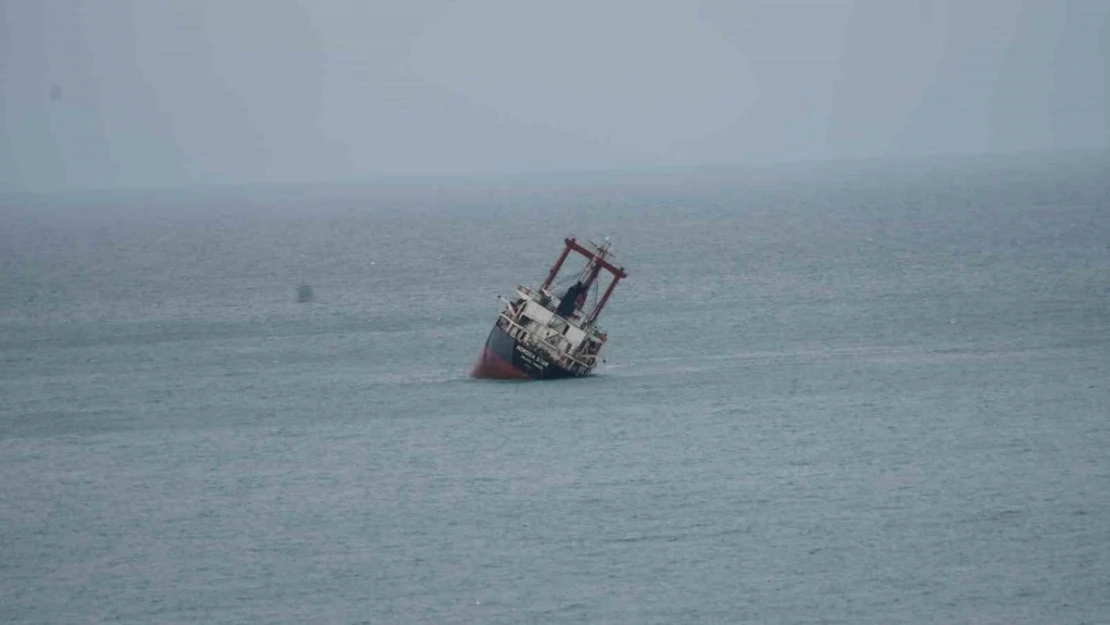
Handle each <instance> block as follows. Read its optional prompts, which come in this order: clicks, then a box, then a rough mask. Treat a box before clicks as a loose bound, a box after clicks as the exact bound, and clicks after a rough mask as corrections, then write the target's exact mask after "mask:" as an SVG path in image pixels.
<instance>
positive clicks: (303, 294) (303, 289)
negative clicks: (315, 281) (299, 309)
mask: <svg viewBox="0 0 1110 625" xmlns="http://www.w3.org/2000/svg"><path fill="white" fill-rule="evenodd" d="M314 298H315V296H314V295H313V293H312V287H311V286H309V285H307V284H302V285H301V286H299V287H297V303H299V304H304V303H307V302H311V301H312V300H313V299H314Z"/></svg>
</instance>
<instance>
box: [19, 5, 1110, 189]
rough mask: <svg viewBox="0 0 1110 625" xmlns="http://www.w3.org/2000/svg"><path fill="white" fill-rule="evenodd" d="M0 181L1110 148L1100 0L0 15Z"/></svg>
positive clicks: (202, 8)
mask: <svg viewBox="0 0 1110 625" xmlns="http://www.w3.org/2000/svg"><path fill="white" fill-rule="evenodd" d="M0 19H2V21H0V55H2V56H0V89H2V100H0V106H2V111H0V119H2V122H0V123H2V124H3V136H4V140H3V144H2V146H0V192H26V191H32V192H51V191H64V190H74V189H84V188H128V187H159V186H193V185H214V184H229V183H258V182H263V183H264V182H310V181H358V180H369V179H374V178H376V177H381V176H406V177H411V176H420V177H423V176H463V175H471V174H498V173H519V172H546V171H552V172H554V171H605V170H615V169H623V170H635V169H644V168H657V167H668V166H698V165H729V164H740V163H751V162H779V161H796V160H811V159H817V160H820V159H848V158H863V157H885V156H899V155H919V154H937V153H941V154H944V153H983V152H1013V151H1034V150H1050V149H1068V148H1105V147H1106V146H1107V136H1108V130H1110V128H1108V122H1107V109H1108V108H1110V106H1108V103H1110V96H1108V93H1107V92H1108V90H1110V86H1108V80H1110V79H1108V74H1110V63H1108V57H1110V3H1107V2H1105V1H1103V0H1074V1H1068V2H1052V1H1050V0H1026V1H1018V0H976V1H973V2H960V1H957V0H902V1H898V0H859V1H855V2H852V1H849V0H828V1H816V0H811V1H808V2H803V1H790V0H777V1H770V0H766V1H756V0H738V1H734V2H723V1H703V2H698V1H694V0H672V1H670V2H658V3H647V2H637V1H633V0H610V1H608V2H587V1H586V0H563V1H561V2H530V1H527V0H458V1H455V2H450V1H447V0H377V1H373V2H367V1H356V0H300V1H294V0H238V1H235V2H228V1H220V0H181V1H170V0H165V1H155V0H103V1H100V2H88V1H85V2H83V1H80V0H27V1H21V0H4V1H2V2H0Z"/></svg>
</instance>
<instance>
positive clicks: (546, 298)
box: [471, 237, 628, 379]
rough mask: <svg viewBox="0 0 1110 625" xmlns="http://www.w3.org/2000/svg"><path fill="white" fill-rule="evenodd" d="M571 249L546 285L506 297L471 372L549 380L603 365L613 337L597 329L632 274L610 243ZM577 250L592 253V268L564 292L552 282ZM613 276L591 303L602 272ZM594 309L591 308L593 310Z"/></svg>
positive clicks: (570, 244) (569, 243) (571, 242)
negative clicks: (589, 303) (607, 344)
mask: <svg viewBox="0 0 1110 625" xmlns="http://www.w3.org/2000/svg"><path fill="white" fill-rule="evenodd" d="M564 244H565V245H566V248H565V249H564V250H563V253H562V255H561V256H559V259H558V260H556V261H555V264H554V265H553V266H552V267H551V271H550V272H549V273H548V274H547V279H546V280H544V283H543V286H541V287H540V288H539V289H538V290H535V291H533V290H532V289H530V288H528V287H526V286H520V287H517V297H516V299H514V300H513V301H511V302H510V301H507V300H506V301H505V309H504V310H503V311H502V312H501V314H500V315H499V316H498V318H497V322H496V323H495V324H494V326H493V330H492V331H490V334H489V336H488V337H487V338H486V345H485V347H484V348H482V354H481V356H480V358H479V359H478V363H477V364H476V365H475V366H474V370H473V371H472V372H471V375H473V376H474V377H476V378H498V379H514V378H515V379H548V378H568V377H578V376H584V375H589V374H590V372H592V371H593V369H594V367H595V366H596V365H597V363H598V361H599V360H600V357H599V356H598V352H600V351H601V347H602V346H603V345H604V344H605V341H606V340H607V339H608V336H606V334H605V333H604V332H602V331H601V330H600V329H599V328H598V327H597V318H598V315H600V314H601V309H602V308H604V307H605V303H606V302H607V301H609V295H611V294H612V293H613V289H614V288H615V287H616V286H617V283H618V282H620V281H621V280H622V279H624V278H627V277H628V274H627V273H626V272H625V270H624V267H620V266H618V265H615V264H613V263H612V262H610V260H611V258H612V255H611V253H610V252H609V241H608V239H606V241H605V243H604V244H602V245H596V244H594V243H592V242H587V243H579V242H578V241H577V240H575V238H574V237H569V238H567V239H565V240H564ZM571 252H577V253H578V254H580V255H582V256H584V257H586V267H585V268H584V269H582V271H581V273H579V274H578V276H577V280H576V281H575V283H574V284H573V285H572V286H571V287H570V288H569V289H567V290H566V291H565V292H564V293H563V294H562V296H561V297H560V296H558V295H556V294H555V293H552V292H551V290H550V289H551V285H552V283H553V282H554V281H555V277H556V276H557V275H558V273H559V269H560V268H561V267H562V266H563V262H564V261H565V260H566V259H567V256H568V255H569V254H570V253H571ZM603 270H604V271H605V272H607V273H608V274H609V275H610V276H611V280H610V282H609V285H608V287H607V288H606V289H605V292H604V295H602V296H601V298H600V300H599V299H597V298H596V297H595V299H594V302H595V303H594V305H593V306H592V307H588V306H586V299H587V295H588V294H589V293H590V291H591V289H592V290H593V292H594V294H595V295H596V294H597V291H598V290H599V284H598V283H599V282H600V281H599V280H598V276H599V274H600V273H601V272H602V271H603ZM587 309H588V310H587Z"/></svg>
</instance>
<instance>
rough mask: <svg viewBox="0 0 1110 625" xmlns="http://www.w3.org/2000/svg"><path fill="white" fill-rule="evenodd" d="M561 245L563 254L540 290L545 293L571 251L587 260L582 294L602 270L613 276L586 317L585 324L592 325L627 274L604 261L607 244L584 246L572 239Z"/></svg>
mask: <svg viewBox="0 0 1110 625" xmlns="http://www.w3.org/2000/svg"><path fill="white" fill-rule="evenodd" d="M563 243H564V244H565V245H566V247H565V248H563V253H562V254H560V255H559V259H558V260H556V261H555V264H554V265H552V266H551V271H550V272H548V274H547V279H546V280H544V281H543V286H542V287H541V290H542V291H547V290H548V289H549V288H550V287H551V283H552V282H554V281H555V276H557V275H558V274H559V270H560V269H562V267H563V263H565V262H566V260H567V257H568V256H569V255H570V253H571V252H572V251H574V252H578V253H579V254H581V255H582V256H584V257H585V258H586V260H587V265H586V269H587V270H589V276H588V277H587V279H586V281H585V283H584V285H585V287H586V288H585V289H584V290H583V291H584V292H585V291H588V290H589V288H590V287H592V286H593V283H594V281H595V280H596V279H597V276H598V274H599V273H601V270H602V269H604V270H605V271H608V272H609V274H610V275H612V276H613V279H612V281H611V282H609V286H608V287H607V288H606V289H605V294H604V295H602V296H601V301H599V302H598V303H597V306H595V307H594V309H593V310H592V311H591V312H590V314H589V315H588V316H587V317H586V321H585V324H586V325H592V324H593V323H594V322H595V321H597V318H598V316H599V315H600V314H601V310H602V309H603V308H605V303H606V302H608V301H609V296H610V295H612V294H613V289H615V288H616V287H617V283H618V282H620V281H621V280H623V279H624V278H627V277H628V273H627V272H625V270H624V267H620V266H617V265H614V264H612V263H610V262H609V261H608V260H607V259H606V257H607V256H609V245H608V243H606V244H605V245H603V246H597V245H595V244H593V243H592V242H591V243H590V244H589V246H585V245H582V244H581V243H579V242H578V240H577V239H575V238H574V237H567V238H566V239H563Z"/></svg>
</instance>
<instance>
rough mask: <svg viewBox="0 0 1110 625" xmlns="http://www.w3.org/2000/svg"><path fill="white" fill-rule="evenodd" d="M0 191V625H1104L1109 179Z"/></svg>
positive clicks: (1046, 171)
mask: <svg viewBox="0 0 1110 625" xmlns="http://www.w3.org/2000/svg"><path fill="white" fill-rule="evenodd" d="M2 204H3V207H2V209H0V253H2V256H0V263H2V271H0V621H3V622H6V623H89V622H105V621H108V622H119V623H178V622H182V623H183V622H204V623H308V622H311V623H567V622H590V623H595V622H596V623H637V624H642V623H1037V624H1048V623H1076V624H1078V623H1108V622H1110V160H1108V158H1107V155H1106V154H1105V153H1103V154H1090V153H1088V154H1079V155H1055V156H1052V155H1049V156H1043V155H1042V156H1037V155H1032V156H1026V157H1021V158H1012V159H995V160H990V159H978V160H975V159H964V160H962V161H959V162H947V161H943V160H935V161H915V162H902V163H898V164H882V163H857V164H854V165H844V166H837V167H833V166H824V167H801V166H794V167H779V168H774V167H767V168H752V169H747V170H742V171H736V170H724V169H722V170H702V171H696V172H686V173H681V172H677V173H676V172H669V173H661V174H659V175H655V176H650V175H642V176H631V175H625V176H617V175H613V176H609V177H607V176H599V175H595V176H580V177H573V176H566V177H562V178H552V179H543V178H537V179H511V180H507V181H505V180H501V181H498V180H486V181H472V182H465V181H454V182H452V181H447V182H438V183H434V184H433V183H427V184H419V183H415V182H412V183H404V184H401V183H396V182H394V183H382V184H380V185H365V186H344V187H339V186H336V187H331V188H319V187H314V188H311V189H306V188H300V187H283V188H282V187H275V188H269V189H217V190H209V191H204V192H199V191H194V192H189V193H184V192H180V193H174V192H168V191H167V192H155V191H151V192H127V193H124V192H117V193H100V194H91V195H88V196H81V197H69V198H60V197H53V198H47V197H7V198H5V199H4V200H3V202H2ZM571 233H574V234H577V235H578V236H582V237H592V238H595V239H600V238H601V237H603V236H611V237H612V238H613V242H614V249H615V250H616V251H617V252H618V257H619V260H620V261H621V262H623V263H624V264H625V266H626V267H627V268H628V270H629V273H630V278H629V280H628V281H627V282H625V283H622V284H621V286H620V288H619V289H618V290H617V292H616V294H615V295H614V297H613V300H612V301H611V305H610V307H609V308H608V310H607V312H606V315H605V316H604V317H603V321H604V326H605V329H606V330H607V331H608V332H609V335H610V341H609V344H608V345H607V346H606V348H605V352H604V353H605V356H606V361H607V362H606V364H605V365H604V366H602V367H601V368H600V370H599V372H598V375H596V376H594V377H592V378H589V379H582V380H570V381H560V382H547V383H498V382H488V381H476V380H472V379H470V378H469V377H468V376H467V373H468V370H469V368H470V366H471V365H472V364H473V362H474V358H475V357H476V356H477V353H478V350H479V348H480V346H481V344H482V342H483V341H484V339H485V336H486V334H487V332H488V331H489V328H490V326H491V324H492V322H493V320H494V318H495V315H496V313H497V310H498V303H497V302H496V300H495V296H496V295H498V294H505V295H507V294H510V292H511V290H512V288H513V287H514V286H515V285H516V284H518V283H521V282H523V283H529V284H536V283H538V282H539V281H540V280H542V278H543V275H544V274H545V272H546V270H547V268H548V266H549V265H550V263H551V262H552V261H553V260H554V258H555V256H556V255H557V253H558V252H559V251H560V248H561V240H562V237H564V236H565V235H567V234H571ZM302 284H309V285H311V286H312V288H313V291H314V294H315V301H313V302H311V303H298V302H297V301H296V295H297V289H298V287H299V286H300V285H302Z"/></svg>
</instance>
